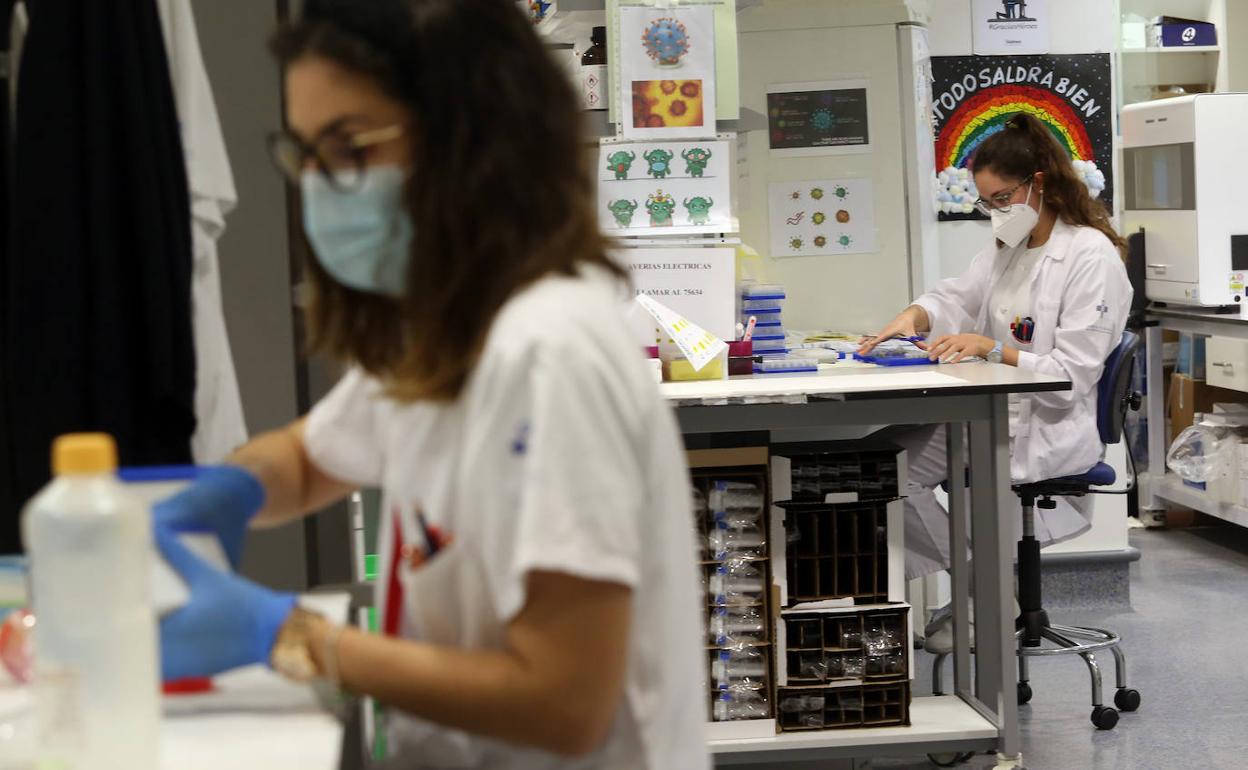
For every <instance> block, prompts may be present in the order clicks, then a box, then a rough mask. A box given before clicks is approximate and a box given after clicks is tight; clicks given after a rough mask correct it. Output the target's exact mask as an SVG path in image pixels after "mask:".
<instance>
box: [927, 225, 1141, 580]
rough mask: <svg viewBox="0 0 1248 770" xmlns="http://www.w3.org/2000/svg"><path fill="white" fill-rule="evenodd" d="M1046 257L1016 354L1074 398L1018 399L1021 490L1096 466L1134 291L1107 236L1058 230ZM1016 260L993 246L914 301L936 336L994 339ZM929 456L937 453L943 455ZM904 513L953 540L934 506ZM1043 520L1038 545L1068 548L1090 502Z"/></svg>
mask: <svg viewBox="0 0 1248 770" xmlns="http://www.w3.org/2000/svg"><path fill="white" fill-rule="evenodd" d="M1018 248H1020V249H1025V248H1027V246H1026V244H1025V243H1024V244H1022V245H1020V246H1019V247H1018ZM1044 248H1045V253H1044V256H1043V257H1042V258H1041V259H1040V260H1039V261H1038V262H1037V263H1036V266H1035V267H1034V268H1033V271H1032V276H1031V283H1030V286H1031V296H1032V297H1033V312H1034V318H1035V336H1034V337H1033V338H1032V350H1031V352H1024V351H1020V352H1019V360H1018V366H1019V368H1020V369H1030V370H1032V371H1035V372H1038V373H1042V374H1048V375H1053V376H1057V377H1064V378H1066V379H1069V380H1070V381H1071V383H1072V388H1071V390H1069V391H1059V392H1053V393H1035V394H1027V395H1024V396H1022V397H1020V399H1019V410H1018V417H1017V419H1016V420H1011V424H1010V475H1011V477H1012V478H1013V480H1014V481H1015V482H1027V481H1042V480H1044V479H1051V478H1058V477H1061V476H1071V475H1075V474H1079V473H1084V472H1086V471H1087V470H1089V469H1091V468H1092V467H1093V466H1094V465H1096V463H1098V462H1100V460H1101V459H1102V457H1103V456H1104V452H1105V448H1104V446H1103V445H1102V444H1101V439H1100V435H1099V433H1098V431H1097V427H1096V414H1097V412H1096V396H1097V384H1098V383H1099V381H1100V378H1101V371H1102V369H1103V368H1104V366H1105V359H1106V358H1108V357H1109V354H1110V352H1112V351H1113V349H1114V348H1115V347H1116V346H1117V344H1118V342H1119V340H1120V339H1121V337H1122V331H1123V329H1124V328H1125V326H1126V321H1127V315H1128V313H1129V311H1130V308H1131V296H1132V289H1131V284H1130V282H1129V281H1128V279H1127V271H1126V268H1125V267H1124V266H1123V263H1122V257H1121V255H1120V254H1119V252H1118V250H1117V248H1115V247H1114V245H1113V244H1112V243H1111V242H1110V241H1109V239H1108V238H1106V237H1105V236H1104V235H1103V234H1101V233H1100V232H1098V231H1097V230H1095V229H1094V228H1090V227H1078V226H1072V225H1068V224H1065V223H1064V222H1061V221H1060V220H1059V221H1058V223H1057V224H1056V226H1055V227H1054V229H1053V233H1052V235H1051V236H1050V238H1049V241H1048V243H1047V244H1046V245H1045V247H1044ZM1013 254H1014V251H1013V250H1012V249H1009V248H1001V247H998V244H997V243H996V242H995V241H994V242H993V243H992V244H990V245H989V246H988V247H987V248H985V249H984V250H983V251H981V252H980V253H979V254H978V255H977V256H976V257H975V259H974V261H973V262H972V263H971V266H970V268H969V269H968V270H967V271H966V273H965V274H963V275H961V276H959V277H957V278H951V279H948V280H946V281H942V282H941V283H940V285H938V286H937V287H936V288H935V289H933V290H932V291H930V292H928V293H926V294H924V295H923V296H921V297H919V298H918V299H917V300H915V302H914V304H916V305H918V306H920V307H922V308H923V309H924V310H925V311H927V314H928V317H929V319H930V320H931V323H932V331H931V333H932V335H933V336H939V335H942V334H961V333H973V334H981V335H985V336H990V333H989V329H990V318H989V300H990V298H991V297H992V294H993V290H994V288H995V287H996V285H997V281H998V280H999V279H1000V278H1001V276H1002V274H1003V273H1004V271H1005V270H1006V268H1007V267H1008V265H1009V263H1010V259H1011V257H1012V256H1013ZM1002 342H1004V343H1005V344H1009V340H1002ZM937 443H940V442H937ZM930 446H931V451H943V447H940V448H938V447H937V446H936V444H932V445H930ZM942 457H943V455H942ZM932 459H935V458H932ZM908 507H911V508H912V509H913V512H912V515H917V516H918V517H920V518H921V519H923V520H924V523H925V526H926V528H927V529H929V530H932V531H939V530H944V531H947V529H948V518H947V516H948V514H947V513H946V512H945V511H944V509H943V508H940V507H939V505H938V504H935V500H934V498H933V499H932V501H931V504H922V502H921V501H919V504H917V505H911V506H908ZM1037 517H1038V521H1037V537H1038V539H1040V540H1041V544H1042V545H1045V544H1049V543H1053V542H1058V541H1060V540H1065V539H1068V538H1070V537H1073V536H1075V535H1077V534H1079V533H1080V532H1082V531H1084V530H1086V529H1087V528H1088V527H1089V526H1090V525H1091V501H1090V500H1089V499H1088V498H1067V499H1064V500H1062V501H1059V505H1058V508H1057V509H1055V510H1051V511H1045V510H1037ZM936 549H937V550H938V551H943V552H940V553H931V554H922V555H921V556H925V557H926V558H928V559H930V560H931V561H932V562H934V563H933V564H932V565H931V566H933V567H937V566H938V565H939V564H940V563H943V564H944V565H947V564H948V543H947V537H946V538H945V542H944V543H943V545H942V544H940V543H939V542H938V543H937V546H936ZM907 571H908V572H910V570H909V569H908V570H907ZM928 571H931V570H928Z"/></svg>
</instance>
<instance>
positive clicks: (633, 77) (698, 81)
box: [619, 5, 715, 139]
mask: <svg viewBox="0 0 1248 770" xmlns="http://www.w3.org/2000/svg"><path fill="white" fill-rule="evenodd" d="M619 31H620V51H619V56H620V81H621V82H620V89H621V95H620V96H621V98H620V105H621V108H622V112H623V114H622V115H621V116H620V123H621V127H622V129H623V132H624V136H626V137H628V138H631V139H660V138H661V139H692V138H699V137H711V136H714V135H715V12H714V9H713V8H712V7H710V6H683V5H682V6H676V7H673V8H663V9H656V8H651V7H640V6H626V7H623V8H620V24H619Z"/></svg>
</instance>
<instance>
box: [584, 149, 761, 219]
mask: <svg viewBox="0 0 1248 770" xmlns="http://www.w3.org/2000/svg"><path fill="white" fill-rule="evenodd" d="M731 156H732V148H731V142H726V141H709V142H623V143H604V144H602V145H601V147H600V148H599V153H598V221H599V223H600V224H601V225H602V229H603V231H604V232H606V233H607V234H609V235H617V236H634V235H646V236H653V235H698V234H703V233H724V232H735V231H736V229H737V227H736V221H735V220H734V218H733V216H732V188H731V179H732V174H733V173H734V168H735V167H734V165H733V159H732V157H731Z"/></svg>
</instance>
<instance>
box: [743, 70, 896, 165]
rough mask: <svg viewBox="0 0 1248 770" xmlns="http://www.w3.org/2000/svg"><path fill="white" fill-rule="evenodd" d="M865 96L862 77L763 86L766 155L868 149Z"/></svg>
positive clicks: (860, 150)
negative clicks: (765, 95)
mask: <svg viewBox="0 0 1248 770" xmlns="http://www.w3.org/2000/svg"><path fill="white" fill-rule="evenodd" d="M867 96H868V94H867V81H865V80H840V81H827V82H820V83H781V84H777V85H772V86H768V87H767V126H768V129H767V133H768V139H769V142H770V145H771V154H772V155H777V156H785V155H844V154H849V153H863V152H870V150H871V126H870V121H869V120H868V117H867V115H868V110H867Z"/></svg>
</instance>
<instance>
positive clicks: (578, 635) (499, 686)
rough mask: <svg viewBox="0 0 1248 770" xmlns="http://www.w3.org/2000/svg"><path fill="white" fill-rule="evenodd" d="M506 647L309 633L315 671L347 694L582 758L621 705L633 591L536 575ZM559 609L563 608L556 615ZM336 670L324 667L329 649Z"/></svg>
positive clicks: (323, 626) (349, 631) (324, 630)
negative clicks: (331, 676)
mask: <svg viewBox="0 0 1248 770" xmlns="http://www.w3.org/2000/svg"><path fill="white" fill-rule="evenodd" d="M529 586H530V591H529V597H530V598H529V601H528V602H527V603H526V605H525V608H524V609H523V610H521V612H520V614H519V615H518V616H517V617H516V618H515V620H513V621H512V623H511V624H510V625H509V626H508V628H507V635H506V643H505V645H504V648H503V649H499V650H483V649H460V648H455V647H449V646H442V645H434V644H429V643H425V642H416V641H408V640H402V639H395V638H392V637H387V636H378V635H376V634H366V633H363V632H361V631H359V630H357V629H354V628H342V629H339V630H338V632H337V637H336V639H335V637H334V636H333V626H332V625H330V624H329V623H328V622H327V621H326V622H321V623H319V624H318V625H317V626H315V627H314V628H313V630H312V632H311V635H310V640H311V646H310V651H311V653H312V656H313V660H314V662H315V663H316V665H317V668H318V670H319V671H321V672H322V673H326V674H328V673H330V671H329V669H331V668H336V673H337V677H338V681H339V683H340V684H341V685H342V686H343V687H344V688H345V689H347V690H349V691H351V692H354V693H358V694H362V695H370V696H372V697H374V698H376V699H377V700H378V701H380V702H382V703H385V704H386V705H388V706H391V707H393V708H397V709H399V710H401V711H404V712H407V713H409V714H412V715H414V716H417V717H420V718H422V719H426V720H429V721H432V722H436V723H438V724H440V725H443V726H446V727H450V728H454V729H459V730H464V731H467V732H470V733H473V734H476V735H484V736H487V737H490V738H495V739H498V740H502V741H507V742H510V743H517V744H522V745H526V746H533V747H536V748H540V749H544V750H546V751H550V752H554V753H558V754H563V755H569V756H577V755H583V754H587V753H589V752H591V751H593V750H594V749H596V748H597V747H598V746H599V745H601V743H602V742H603V741H604V740H605V739H606V737H607V735H608V734H609V733H610V729H611V725H612V723H613V721H614V719H615V714H616V711H617V709H618V707H619V704H620V702H621V701H622V698H623V687H624V684H623V683H624V675H625V671H626V669H627V660H628V652H627V650H628V642H627V640H628V636H629V627H630V625H631V620H630V618H631V615H632V608H631V607H632V605H631V592H630V591H629V589H628V588H626V587H624V586H620V585H614V584H608V583H596V582H592V581H584V580H579V579H576V578H572V577H570V576H567V575H559V574H555V573H545V574H543V573H536V574H535V575H531V576H530V581H529ZM556 607H561V609H556ZM327 640H328V641H331V642H333V644H334V649H333V651H331V652H330V653H329V654H332V655H333V657H334V661H335V664H334V665H333V666H328V665H327V660H326V653H327V650H326V643H327Z"/></svg>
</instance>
